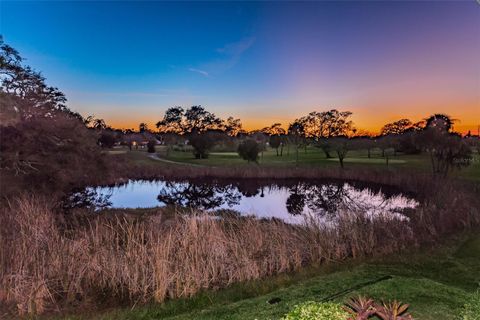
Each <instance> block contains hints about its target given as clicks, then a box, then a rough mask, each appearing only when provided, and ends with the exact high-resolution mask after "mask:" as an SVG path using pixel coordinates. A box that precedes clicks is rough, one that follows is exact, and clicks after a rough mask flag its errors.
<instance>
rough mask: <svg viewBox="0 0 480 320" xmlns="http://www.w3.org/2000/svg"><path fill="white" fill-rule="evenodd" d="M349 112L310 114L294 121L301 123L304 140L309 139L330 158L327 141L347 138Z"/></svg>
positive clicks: (335, 111) (329, 147) (350, 127)
mask: <svg viewBox="0 0 480 320" xmlns="http://www.w3.org/2000/svg"><path fill="white" fill-rule="evenodd" d="M351 115H352V113H351V112H350V111H338V110H336V109H332V110H329V111H323V112H317V111H313V112H310V113H309V114H308V115H307V116H305V117H302V118H300V119H298V120H296V121H297V122H299V123H302V125H303V127H304V131H305V138H308V139H311V140H312V141H313V142H314V143H315V145H316V146H317V147H319V148H321V149H322V151H323V152H324V153H325V156H326V157H327V158H331V155H330V151H331V146H330V145H329V142H328V139H329V138H332V137H337V136H349V135H350V133H351V131H352V129H353V123H352V121H351V120H350V119H349V118H350V116H351Z"/></svg>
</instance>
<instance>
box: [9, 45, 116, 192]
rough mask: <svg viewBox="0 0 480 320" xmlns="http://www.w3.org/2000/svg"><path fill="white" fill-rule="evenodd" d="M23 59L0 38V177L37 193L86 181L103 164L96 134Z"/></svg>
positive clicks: (57, 91)
mask: <svg viewBox="0 0 480 320" xmlns="http://www.w3.org/2000/svg"><path fill="white" fill-rule="evenodd" d="M22 63H23V59H22V58H21V57H20V55H19V54H18V52H17V51H16V50H15V49H13V48H12V47H10V46H9V45H6V44H4V43H3V40H2V39H1V38H0V101H1V104H0V106H1V110H0V112H1V120H2V122H1V123H0V140H1V141H0V142H1V143H0V174H1V177H0V180H2V181H5V179H13V180H15V181H16V183H19V184H22V183H23V188H24V189H27V188H35V189H36V191H39V189H40V188H45V189H49V190H52V189H58V190H67V189H70V188H72V187H73V186H76V185H82V184H86V183H87V181H90V179H91V177H92V176H94V177H97V176H99V175H100V174H102V173H103V171H104V170H105V169H106V168H107V167H106V165H105V163H104V162H103V158H102V156H101V153H100V148H99V147H98V145H97V141H98V137H97V136H96V134H95V133H94V132H92V131H90V130H88V129H87V128H86V126H85V124H84V120H85V119H83V118H82V117H81V116H80V115H79V114H78V113H75V112H72V111H71V110H69V109H68V108H67V107H66V105H65V102H66V98H65V95H64V94H63V93H62V92H60V91H59V90H58V89H57V88H54V87H51V86H48V85H47V84H46V83H45V78H44V77H43V76H41V75H40V73H38V72H36V71H34V70H33V69H32V68H30V67H28V66H24V65H23V64H22ZM2 185H3V186H5V184H2ZM10 185H13V184H10ZM10 185H9V186H10ZM5 187H6V186H5Z"/></svg>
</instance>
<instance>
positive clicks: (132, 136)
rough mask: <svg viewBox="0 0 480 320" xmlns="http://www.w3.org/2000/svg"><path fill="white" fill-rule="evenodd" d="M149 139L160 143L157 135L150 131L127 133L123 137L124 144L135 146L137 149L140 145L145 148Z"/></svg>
mask: <svg viewBox="0 0 480 320" xmlns="http://www.w3.org/2000/svg"><path fill="white" fill-rule="evenodd" d="M149 141H155V143H156V144H160V141H159V140H158V139H157V137H156V136H155V135H154V134H153V133H151V132H148V131H144V132H133V133H127V134H125V135H124V137H123V142H124V144H126V145H128V146H129V147H130V148H132V147H135V149H138V147H140V148H145V147H146V146H147V144H148V142H149Z"/></svg>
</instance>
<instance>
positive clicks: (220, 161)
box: [115, 147, 480, 181]
mask: <svg viewBox="0 0 480 320" xmlns="http://www.w3.org/2000/svg"><path fill="white" fill-rule="evenodd" d="M160 148H161V147H160ZM115 152H118V151H115ZM332 155H333V153H332ZM126 156H127V157H128V158H129V159H131V160H133V161H135V162H136V163H139V164H142V165H163V166H164V165H168V164H166V163H163V162H161V161H156V160H153V159H150V158H148V157H147V153H146V151H145V150H134V151H131V152H127V153H126ZM166 159H168V160H170V161H174V162H182V163H186V164H195V165H201V166H215V167H222V166H248V165H254V164H248V163H247V162H246V161H245V160H243V159H241V158H240V157H239V156H238V155H237V154H236V153H234V152H212V153H211V154H210V156H209V158H208V159H195V158H193V155H192V153H191V152H182V151H172V152H170V154H169V156H168V158H166ZM259 163H260V165H262V166H279V167H294V166H295V164H296V156H295V153H294V152H293V151H292V150H291V151H290V155H287V154H286V151H284V155H283V156H282V157H277V156H276V153H275V150H273V149H269V150H267V151H266V152H264V154H263V157H260V159H259ZM299 165H300V166H312V167H338V160H337V159H326V158H325V155H324V154H323V152H322V151H321V150H320V149H318V148H314V147H309V148H308V149H307V152H306V153H305V152H304V150H303V149H302V150H301V151H300V152H299ZM345 166H346V167H353V166H369V167H375V168H384V169H386V170H387V169H388V168H389V167H387V166H386V164H385V159H384V158H382V157H381V156H380V153H379V152H378V151H376V152H372V157H371V158H368V157H367V154H366V151H362V150H360V151H351V152H349V153H348V155H347V158H346V159H345ZM390 167H395V168H408V169H418V170H421V171H430V170H431V169H430V162H429V159H428V157H427V156H426V155H398V156H396V157H391V161H390ZM453 175H455V176H459V177H462V178H467V179H471V180H477V181H480V155H478V154H476V155H475V156H474V160H473V162H472V165H471V166H469V167H467V168H464V169H462V170H461V171H455V172H454V173H453Z"/></svg>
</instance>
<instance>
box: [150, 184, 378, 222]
mask: <svg viewBox="0 0 480 320" xmlns="http://www.w3.org/2000/svg"><path fill="white" fill-rule="evenodd" d="M272 188H275V189H276V188H288V190H289V192H290V194H289V196H288V198H287V199H286V203H285V205H286V209H287V211H288V212H289V213H290V214H292V215H300V214H302V213H303V212H304V209H305V208H308V209H309V210H310V211H311V212H314V213H316V214H318V215H335V214H336V213H337V212H338V211H339V210H340V209H341V208H350V209H368V208H369V205H370V204H369V203H368V200H369V199H371V198H372V197H373V193H372V192H371V190H370V189H368V188H366V187H365V188H359V189H357V188H354V187H353V186H351V185H349V184H348V183H328V184H312V183H305V182H298V183H295V184H293V185H289V186H288V187H287V186H283V187H282V186H277V185H259V183H258V181H239V182H235V183H223V184H219V183H211V182H209V183H198V182H197V183H188V182H187V183H177V182H167V183H166V185H165V188H163V189H162V190H161V191H160V193H159V195H158V197H157V199H158V201H160V202H162V203H164V204H166V205H178V206H182V207H190V208H199V209H204V210H209V209H216V208H219V207H221V206H223V205H228V206H229V207H233V206H235V205H238V204H240V200H241V198H242V197H247V198H249V197H255V196H260V197H263V196H264V192H265V189H269V190H271V189H272ZM377 197H378V196H377ZM384 200H385V199H384Z"/></svg>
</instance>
